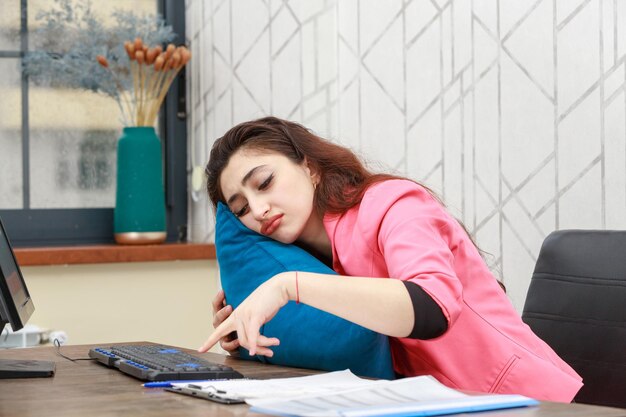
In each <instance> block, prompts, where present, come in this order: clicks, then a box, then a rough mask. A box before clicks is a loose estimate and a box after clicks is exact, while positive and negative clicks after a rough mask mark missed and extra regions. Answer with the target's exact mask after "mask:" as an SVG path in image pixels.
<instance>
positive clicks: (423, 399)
mask: <svg viewBox="0 0 626 417" xmlns="http://www.w3.org/2000/svg"><path fill="white" fill-rule="evenodd" d="M246 402H247V403H248V404H250V405H251V406H252V409H251V411H254V412H261V413H268V414H275V415H282V416H303V417H322V416H342V417H344V416H345V417H368V416H382V415H410V414H416V415H432V414H441V411H442V410H453V411H454V410H457V412H465V411H478V410H487V409H497V408H510V407H515V406H525V405H531V404H535V403H536V402H535V401H534V400H531V399H529V398H527V397H523V396H520V395H478V396H472V395H467V394H463V393H461V392H459V391H456V390H453V389H451V388H448V387H446V386H444V385H442V384H441V383H439V382H438V381H437V380H436V379H434V378H432V377H430V376H419V377H413V378H405V379H400V380H396V381H379V382H378V383H376V384H370V385H368V386H363V387H359V388H351V389H347V390H343V391H336V392H333V393H325V394H313V395H303V396H300V397H296V398H283V399H279V398H265V399H260V398H256V399H253V398H251V399H246Z"/></svg>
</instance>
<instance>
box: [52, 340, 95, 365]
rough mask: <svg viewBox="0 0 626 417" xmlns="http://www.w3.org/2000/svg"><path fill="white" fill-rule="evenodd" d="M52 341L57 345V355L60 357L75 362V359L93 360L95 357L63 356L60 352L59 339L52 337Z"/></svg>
mask: <svg viewBox="0 0 626 417" xmlns="http://www.w3.org/2000/svg"><path fill="white" fill-rule="evenodd" d="M52 343H54V346H56V347H57V355H59V356H60V357H62V358H65V359H67V360H68V361H72V362H76V361H94V360H96V359H95V358H70V357H69V356H65V355H64V354H62V353H61V342H59V339H54V341H53V342H52Z"/></svg>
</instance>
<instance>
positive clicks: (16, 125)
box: [0, 59, 23, 209]
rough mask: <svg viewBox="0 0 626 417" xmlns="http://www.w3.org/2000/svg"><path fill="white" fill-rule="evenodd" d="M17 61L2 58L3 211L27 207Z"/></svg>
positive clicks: (0, 192) (0, 201) (0, 144)
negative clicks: (23, 188)
mask: <svg viewBox="0 0 626 417" xmlns="http://www.w3.org/2000/svg"><path fill="white" fill-rule="evenodd" d="M18 66H19V63H18V60H17V59H0V74H2V76H1V77H0V97H2V99H1V100H0V209H16V208H22V207H23V198H22V98H21V89H20V80H21V75H20V70H19V67H18Z"/></svg>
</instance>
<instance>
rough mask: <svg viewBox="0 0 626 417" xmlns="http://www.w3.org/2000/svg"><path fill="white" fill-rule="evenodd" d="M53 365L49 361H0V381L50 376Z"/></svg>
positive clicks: (52, 372)
mask: <svg viewBox="0 0 626 417" xmlns="http://www.w3.org/2000/svg"><path fill="white" fill-rule="evenodd" d="M55 365H56V364H55V363H54V362H50V361H31V360H26V359H22V360H13V359H0V379H8V378H41V377H47V376H52V375H54V371H55Z"/></svg>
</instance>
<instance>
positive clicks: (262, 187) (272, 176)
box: [259, 174, 274, 191]
mask: <svg viewBox="0 0 626 417" xmlns="http://www.w3.org/2000/svg"><path fill="white" fill-rule="evenodd" d="M273 179H274V174H271V175H270V176H269V177H267V179H266V180H265V181H263V183H262V184H261V185H259V190H261V191H262V190H265V189H266V188H267V187H269V186H270V184H271V183H272V180H273Z"/></svg>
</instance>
